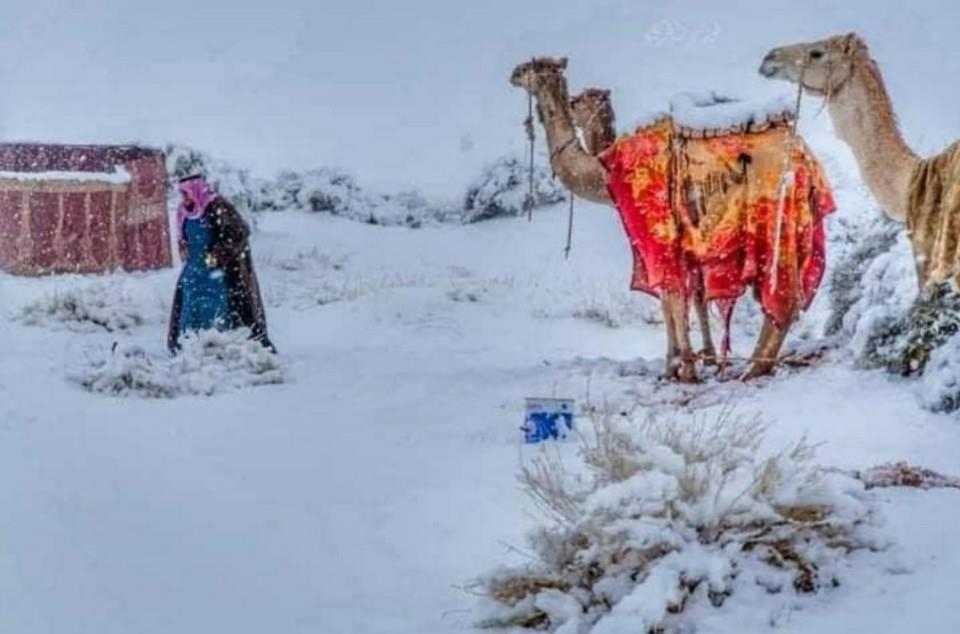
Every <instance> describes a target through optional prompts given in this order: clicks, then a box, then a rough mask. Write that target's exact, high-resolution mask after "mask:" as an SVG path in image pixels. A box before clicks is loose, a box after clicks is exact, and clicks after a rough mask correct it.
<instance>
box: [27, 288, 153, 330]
mask: <svg viewBox="0 0 960 634" xmlns="http://www.w3.org/2000/svg"><path fill="white" fill-rule="evenodd" d="M15 318H16V319H18V320H19V321H21V322H23V323H25V324H27V325H29V326H46V325H49V324H62V325H64V326H65V327H67V328H69V329H72V330H80V331H86V330H100V329H103V330H106V331H108V332H116V331H120V330H130V329H132V328H136V327H138V326H141V325H143V324H144V323H146V322H147V321H149V320H148V318H147V316H146V315H145V311H144V309H143V307H142V306H141V305H140V304H139V303H138V302H137V301H135V299H134V298H133V296H132V295H131V294H130V293H128V292H127V290H126V288H125V286H124V285H123V284H116V283H114V284H89V285H76V286H73V287H70V288H64V289H60V290H56V291H53V292H51V293H49V294H47V295H45V296H43V297H41V298H40V299H38V300H36V301H34V302H32V303H30V304H27V305H26V306H24V307H23V308H22V309H21V310H20V312H19V314H17V315H16V316H15Z"/></svg>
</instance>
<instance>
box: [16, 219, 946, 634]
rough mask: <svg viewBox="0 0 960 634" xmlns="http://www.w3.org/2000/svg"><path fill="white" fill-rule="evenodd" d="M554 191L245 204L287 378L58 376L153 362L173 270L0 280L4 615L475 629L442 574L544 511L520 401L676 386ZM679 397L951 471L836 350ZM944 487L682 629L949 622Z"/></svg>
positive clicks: (928, 422) (938, 431) (472, 565)
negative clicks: (369, 219) (527, 478)
mask: <svg viewBox="0 0 960 634" xmlns="http://www.w3.org/2000/svg"><path fill="white" fill-rule="evenodd" d="M562 207H563V206H562V205H561V206H558V207H556V208H551V209H549V210H547V211H543V212H540V213H538V215H537V216H536V217H535V218H534V220H533V222H532V223H528V222H526V221H525V220H524V219H517V218H512V219H504V220H499V221H491V222H487V223H481V224H477V225H465V226H454V225H439V226H434V227H427V228H423V229H419V230H412V229H406V228H399V227H394V228H386V227H376V226H370V225H365V224H362V223H357V222H351V221H347V220H343V219H337V218H332V217H329V216H326V215H316V214H313V215H311V214H307V213H303V212H280V213H271V214H265V215H262V216H261V218H260V222H259V223H258V226H259V230H258V233H257V234H256V235H255V241H254V250H255V254H256V258H257V262H258V268H259V274H260V277H261V284H262V286H263V290H264V294H265V296H266V298H267V304H268V311H269V313H268V316H269V323H270V327H271V329H272V334H273V337H274V340H275V342H276V344H277V346H278V348H279V349H280V352H281V363H282V366H283V371H284V376H285V378H286V382H284V383H280V384H275V385H266V386H257V387H247V388H245V389H242V390H235V391H229V392H226V393H219V394H216V395H214V396H209V397H206V396H191V395H182V396H180V397H178V398H174V399H145V398H137V397H128V398H118V397H113V396H109V395H104V394H94V393H90V392H87V391H85V390H84V389H83V388H82V387H80V386H79V385H78V384H76V383H75V382H72V381H71V380H69V375H70V374H71V373H75V372H77V371H78V370H77V369H78V368H80V369H81V370H82V368H83V367H84V364H89V362H90V360H91V359H103V358H105V357H107V356H109V355H110V354H111V353H110V349H111V347H112V346H113V344H114V342H117V349H118V350H122V349H125V348H129V347H130V346H133V345H139V346H141V347H142V348H143V349H144V351H145V353H146V354H147V355H150V356H152V357H153V358H154V359H156V360H157V361H158V362H160V360H162V359H163V355H164V353H163V343H164V337H165V328H166V321H165V320H166V311H167V306H168V302H169V296H170V294H171V292H172V287H173V283H174V279H175V277H174V272H173V271H165V272H161V273H156V274H136V275H116V276H110V277H107V278H102V279H97V278H69V277H67V278H63V277H60V278H45V279H41V280H25V279H17V278H12V277H2V278H0V300H2V302H3V311H4V314H3V317H4V318H3V320H2V321H0V336H2V339H3V340H4V341H5V342H6V346H5V350H4V362H3V363H2V364H0V391H2V393H3V395H4V398H3V405H2V416H0V508H3V509H4V512H3V513H2V514H0V543H2V544H3V547H2V548H0V630H2V631H4V632H20V633H27V632H98V633H103V634H106V633H110V632H201V631H223V632H228V631H229V632H238V633H239V632H264V631H275V632H299V631H303V632H308V631H310V632H315V631H324V632H377V633H380V632H384V633H386V632H418V633H422V632H452V631H463V630H468V629H469V628H470V627H471V625H472V624H473V622H474V619H475V615H474V613H473V612H472V610H473V608H474V606H475V598H474V597H472V596H471V595H469V594H468V593H466V592H464V591H463V590H462V589H461V587H462V586H464V585H466V584H467V583H469V582H470V581H471V579H472V578H474V577H475V576H476V575H479V574H482V573H484V572H486V571H487V570H489V569H490V568H492V567H495V566H497V565H499V564H502V563H509V562H512V561H515V560H516V558H517V557H518V555H517V554H516V553H514V552H513V551H512V550H511V549H509V548H508V546H509V545H515V546H522V544H523V534H524V532H525V531H526V530H527V529H528V528H530V527H531V526H532V525H533V523H534V521H535V519H536V518H535V516H534V515H532V513H531V512H532V510H533V509H532V507H531V505H530V504H529V502H528V501H527V500H526V499H525V498H524V496H523V495H522V493H521V491H520V490H519V487H518V485H517V482H516V476H517V473H518V469H519V467H520V465H521V464H522V463H523V461H524V460H529V459H530V457H531V456H533V455H535V452H536V451H537V450H536V449H535V448H531V447H526V446H524V445H522V438H521V436H522V434H521V431H520V429H519V428H520V425H521V423H522V417H523V411H522V408H523V397H524V396H531V395H538V396H550V395H562V396H571V397H576V398H578V399H580V401H581V402H583V401H584V399H585V398H586V397H587V395H588V394H589V397H590V399H591V400H593V401H594V402H600V401H601V400H603V399H606V400H609V401H610V402H612V403H615V404H619V403H623V404H625V405H628V404H631V403H634V402H635V401H637V400H638V399H640V400H641V401H642V402H645V403H648V404H655V405H659V406H669V399H670V394H671V392H670V390H671V389H673V388H666V389H659V388H657V387H656V382H655V381H654V379H653V378H652V377H651V376H649V375H644V374H643V373H642V372H639V371H634V372H633V373H631V369H634V370H636V368H637V363H636V360H637V359H640V358H644V359H649V360H653V361H655V360H656V359H658V358H660V357H661V356H662V349H663V348H664V341H663V334H662V331H661V328H660V326H659V325H658V324H657V323H656V320H657V315H658V308H657V305H656V304H655V303H654V302H653V301H652V300H650V299H648V298H646V297H643V296H639V295H636V294H630V293H629V292H628V291H627V290H626V286H627V274H628V270H629V255H628V252H627V249H626V245H625V241H624V238H623V236H622V230H621V227H620V225H619V220H618V219H617V218H616V216H615V214H614V213H613V212H612V211H610V210H607V209H604V208H600V207H594V206H590V205H586V204H581V205H580V206H579V207H578V210H577V211H578V222H577V225H576V236H575V244H574V250H573V253H572V256H571V257H570V259H569V260H564V258H563V254H562V246H563V240H564V233H565V215H564V209H562ZM65 297H66V298H70V297H72V298H73V300H72V301H71V302H68V304H69V306H71V307H73V306H75V305H76V304H77V303H78V302H79V303H80V304H83V305H85V306H87V307H88V308H86V309H84V310H80V311H77V310H73V311H72V312H67V313H58V314H61V315H62V314H69V315H75V314H78V313H80V314H92V315H93V316H94V318H95V320H96V321H98V322H100V323H101V324H105V326H104V325H97V324H91V323H80V322H71V321H69V319H67V320H66V321H64V320H62V319H58V318H57V317H56V315H54V316H50V315H49V314H48V313H47V312H45V310H41V309H42V308H44V307H50V306H59V305H62V303H63V301H62V300H63V298H65ZM77 298H79V300H78V299H77ZM747 304H748V302H745V303H744V305H743V306H742V307H741V310H740V311H739V315H740V317H739V319H738V323H737V328H736V330H737V333H736V334H737V337H736V346H737V348H738V350H739V351H740V352H746V351H747V350H748V349H749V344H750V341H749V337H748V335H750V334H751V332H753V331H754V330H755V328H756V322H757V318H756V315H755V311H754V310H751V309H750V308H749V306H748V305H747ZM84 311H86V312H84ZM98 311H100V312H98ZM104 311H105V312H104ZM822 312H823V311H822V310H814V311H813V312H812V314H811V315H810V316H808V318H807V320H806V322H805V324H804V325H802V326H800V327H799V328H798V329H797V333H798V334H799V335H805V334H806V335H809V334H810V333H815V332H816V330H817V327H818V324H819V323H820V321H821V314H822ZM108 329H109V330H108ZM695 389H696V390H699V392H698V394H699V396H698V397H697V398H694V399H693V403H694V405H695V406H697V405H711V404H716V403H718V402H730V401H734V402H737V403H738V404H739V407H741V408H742V409H744V410H746V411H751V412H752V411H757V412H760V413H761V414H762V415H763V416H764V417H766V418H768V419H769V420H770V421H772V422H773V427H772V429H771V431H770V437H769V439H768V440H769V443H770V444H771V446H779V445H781V444H786V443H787V442H789V441H791V440H796V439H797V438H799V437H800V436H801V435H803V434H807V435H808V436H809V437H810V439H811V440H813V441H815V442H822V443H824V445H823V447H822V448H821V450H820V459H821V460H822V461H823V462H824V463H826V464H830V465H834V466H839V467H866V466H870V465H873V464H876V463H878V462H883V461H886V460H894V459H907V460H910V461H912V462H917V463H921V464H923V465H925V466H928V467H931V468H935V469H941V470H944V471H948V472H949V471H951V470H956V469H955V467H956V464H957V461H956V451H957V448H958V447H960V427H958V426H957V424H956V419H955V417H951V416H943V415H935V414H932V413H929V412H926V411H924V410H922V409H921V407H920V405H919V400H918V398H917V395H916V394H915V389H916V388H915V386H914V385H913V384H910V383H905V382H899V381H896V380H893V379H891V378H889V377H888V376H886V375H884V374H880V373H874V372H864V371H860V370H857V369H855V368H853V367H852V363H851V362H850V361H849V360H847V359H846V356H845V354H844V353H843V351H842V350H840V351H835V352H833V353H832V356H831V357H830V360H828V361H827V362H825V363H823V364H822V365H820V366H818V367H814V368H808V369H802V370H793V371H789V372H785V373H783V374H782V375H781V376H778V377H776V378H773V379H771V380H767V381H761V382H757V383H755V384H751V385H746V386H741V385H739V384H723V385H719V384H717V383H715V382H712V383H708V384H707V385H705V386H702V387H698V388H695ZM567 448H568V449H569V448H571V447H567ZM956 495H957V493H956V492H954V491H933V492H917V491H903V492H901V491H895V492H885V493H881V494H880V496H879V497H880V499H881V506H882V509H883V511H884V512H885V514H886V516H887V518H888V522H889V532H890V533H891V534H892V535H893V536H894V539H895V541H896V542H897V547H896V548H895V552H894V553H892V554H891V553H887V554H886V555H885V556H884V557H878V556H871V555H866V554H863V555H859V556H858V557H855V558H854V559H853V560H852V562H853V563H852V564H851V567H850V568H849V570H848V571H847V575H846V578H845V581H848V583H845V584H844V585H843V586H841V588H839V589H836V590H831V591H830V592H828V593H826V594H824V595H823V596H822V597H819V598H817V599H814V600H810V601H807V602H805V603H800V604H799V605H800V607H802V608H803V609H801V610H800V611H797V610H796V609H794V608H791V607H789V606H791V605H793V604H792V603H787V599H783V601H784V603H783V605H780V604H778V603H776V601H773V602H770V603H766V604H762V605H760V606H755V605H754V606H751V605H738V604H737V603H736V602H731V603H730V604H729V605H728V607H725V608H723V609H719V610H715V611H711V612H707V613H706V614H705V616H704V619H703V621H702V629H701V630H700V631H705V632H727V631H731V628H732V627H733V626H734V625H735V624H736V625H737V627H740V626H746V627H749V628H750V629H747V630H742V631H755V630H754V629H753V628H754V627H756V628H757V629H759V628H760V627H761V624H763V626H764V627H765V626H766V624H767V623H770V622H776V623H778V624H779V625H780V626H782V631H785V632H791V631H795V632H806V631H812V630H816V631H821V632H849V631H876V632H887V631H889V632H895V631H902V630H903V629H904V628H906V627H907V626H910V627H913V628H916V627H918V626H920V625H921V624H923V625H924V627H922V628H921V631H926V632H951V631H955V630H956V628H957V627H960V617H958V616H957V614H956V613H955V611H953V610H950V609H949V608H948V607H947V604H948V603H949V599H948V598H949V597H950V596H952V595H953V594H955V592H956V591H957V590H960V581H958V578H957V576H956V574H955V571H956V570H957V567H958V566H960V554H957V551H956V549H954V548H952V547H951V537H952V534H953V532H954V526H955V523H956V521H957V519H958V513H957V511H956V510H955V506H956V502H957V499H956ZM891 562H892V563H891Z"/></svg>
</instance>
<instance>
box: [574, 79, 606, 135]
mask: <svg viewBox="0 0 960 634" xmlns="http://www.w3.org/2000/svg"><path fill="white" fill-rule="evenodd" d="M570 111H571V113H572V114H573V124H574V125H576V126H578V127H581V128H582V127H585V126H586V125H588V124H589V123H591V122H592V121H593V120H594V119H596V118H598V117H605V116H612V115H613V105H612V104H611V102H610V91H609V90H605V89H601V88H587V89H585V90H584V91H583V92H581V93H580V94H579V95H576V96H575V97H573V98H572V99H570Z"/></svg>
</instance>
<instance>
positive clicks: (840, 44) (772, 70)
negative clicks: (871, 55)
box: [760, 33, 867, 96]
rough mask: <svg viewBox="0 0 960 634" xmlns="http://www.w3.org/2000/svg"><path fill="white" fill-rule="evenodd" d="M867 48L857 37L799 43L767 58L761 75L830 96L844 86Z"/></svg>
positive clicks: (775, 51)
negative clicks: (800, 83) (801, 83)
mask: <svg viewBox="0 0 960 634" xmlns="http://www.w3.org/2000/svg"><path fill="white" fill-rule="evenodd" d="M866 55H867V45H866V44H865V43H864V41H863V39H862V38H861V37H860V36H859V35H857V34H856V33H848V34H846V35H836V36H834V37H829V38H827V39H825V40H820V41H818V42H799V43H797V44H790V45H789V46H781V47H779V48H775V49H773V50H772V51H770V52H769V53H767V56H766V57H764V58H763V63H762V64H760V74H761V75H763V76H764V77H766V78H768V79H783V80H786V81H789V82H791V83H794V84H796V83H799V82H800V80H801V77H802V79H803V88H804V90H807V91H810V92H811V93H813V94H815V95H820V96H824V95H829V94H831V93H832V92H834V91H836V90H838V89H839V88H840V87H842V86H843V84H844V82H846V81H847V79H849V78H850V75H851V74H852V73H853V65H854V63H855V62H856V60H857V59H858V58H862V57H865V56H866Z"/></svg>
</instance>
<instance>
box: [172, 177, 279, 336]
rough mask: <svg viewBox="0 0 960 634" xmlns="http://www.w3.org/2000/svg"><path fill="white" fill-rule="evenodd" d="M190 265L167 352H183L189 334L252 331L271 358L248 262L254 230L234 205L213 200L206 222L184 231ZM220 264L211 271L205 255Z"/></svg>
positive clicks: (180, 286)
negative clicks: (185, 334)
mask: <svg viewBox="0 0 960 634" xmlns="http://www.w3.org/2000/svg"><path fill="white" fill-rule="evenodd" d="M183 230H184V240H185V241H186V245H185V247H186V251H187V256H186V261H185V262H184V266H183V272H182V273H181V274H180V279H179V280H178V281H177V287H176V290H175V291H174V294H173V307H172V309H171V315H170V327H169V330H168V332H167V347H168V348H169V349H170V351H171V352H174V353H175V352H176V351H177V350H178V349H179V348H180V343H179V341H180V335H181V333H182V332H183V331H187V330H201V329H208V328H220V329H223V330H229V329H233V328H241V327H244V328H249V329H250V336H251V338H252V339H254V340H256V341H259V342H260V343H261V344H263V346H264V347H266V348H267V349H268V350H270V351H271V352H276V348H275V347H274V346H273V343H272V342H271V341H270V338H269V337H268V336H267V320H266V315H265V313H264V309H263V299H262V298H261V297H260V286H259V284H258V283H257V276H256V274H255V273H254V271H253V258H251V256H250V242H249V238H250V228H249V227H248V226H247V224H246V223H245V222H244V221H243V218H242V217H241V216H240V214H239V213H237V210H236V209H234V207H233V205H231V204H230V203H229V202H227V201H226V200H224V199H223V198H221V197H219V196H218V197H217V198H215V199H214V200H213V201H212V202H211V203H210V204H209V205H208V206H207V210H206V213H204V215H203V217H202V218H199V219H196V220H189V219H188V220H186V221H185V223H184V226H183ZM208 254H210V255H213V256H215V259H216V267H215V268H212V269H211V268H208V267H207V263H206V258H207V255H208Z"/></svg>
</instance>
